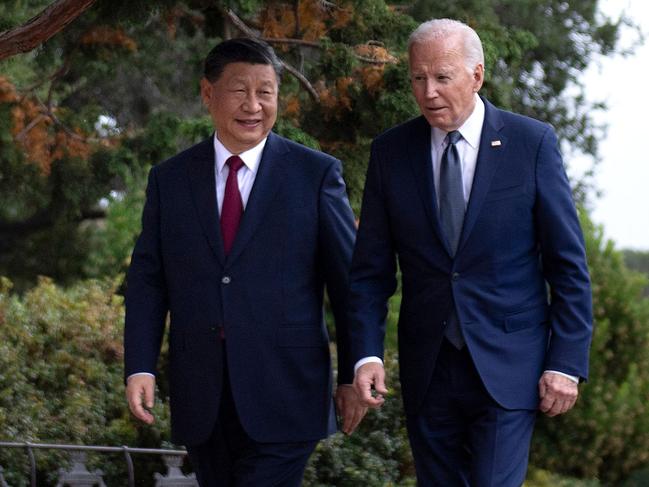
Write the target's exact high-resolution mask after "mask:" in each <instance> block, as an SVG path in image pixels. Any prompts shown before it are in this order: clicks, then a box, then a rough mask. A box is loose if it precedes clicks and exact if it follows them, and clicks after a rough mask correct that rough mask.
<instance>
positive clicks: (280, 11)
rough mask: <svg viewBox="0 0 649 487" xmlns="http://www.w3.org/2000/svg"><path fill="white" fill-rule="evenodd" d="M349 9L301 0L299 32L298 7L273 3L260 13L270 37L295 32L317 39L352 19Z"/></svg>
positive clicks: (264, 27)
mask: <svg viewBox="0 0 649 487" xmlns="http://www.w3.org/2000/svg"><path fill="white" fill-rule="evenodd" d="M352 13H353V12H352V10H351V9H349V8H341V7H335V8H331V9H329V8H326V7H324V6H323V5H322V3H321V2H319V1H318V0H300V1H299V2H298V7H297V15H298V19H299V32H296V25H297V19H296V16H295V10H294V8H293V6H292V5H291V4H289V3H281V2H273V3H270V4H269V5H268V6H267V7H266V8H265V9H264V10H263V11H262V13H261V15H260V20H261V25H262V36H263V37H267V38H292V37H295V36H296V35H297V36H299V38H300V39H302V40H305V41H312V42H314V41H318V40H319V39H321V38H322V37H323V36H325V35H326V34H327V32H328V30H329V29H331V28H335V29H339V28H342V27H344V26H345V25H347V24H348V23H349V21H350V20H351V18H352Z"/></svg>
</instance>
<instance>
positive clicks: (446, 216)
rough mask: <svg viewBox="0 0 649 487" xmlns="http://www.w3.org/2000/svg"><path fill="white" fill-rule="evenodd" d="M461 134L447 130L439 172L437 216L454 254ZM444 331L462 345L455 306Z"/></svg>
mask: <svg viewBox="0 0 649 487" xmlns="http://www.w3.org/2000/svg"><path fill="white" fill-rule="evenodd" d="M461 138H462V135H461V134H460V132H458V131H457V130H453V131H452V132H449V133H448V136H447V140H448V145H447V146H446V149H445V150H444V154H443V155H442V164H441V167H440V174H439V217H440V220H441V223H442V228H443V230H444V234H445V235H446V239H447V241H448V243H449V246H450V250H451V257H455V253H456V252H457V245H458V243H459V241H460V234H461V233H462V224H463V223H464V210H465V204H464V190H463V184H462V164H461V163H460V155H459V153H458V151H457V147H456V146H455V144H456V143H457V142H459V140H460V139H461ZM444 335H445V336H446V338H447V339H448V341H449V342H451V343H452V344H453V346H454V347H455V348H457V349H461V348H462V347H464V337H463V336H462V329H461V328H460V323H459V321H458V317H457V313H456V312H455V307H453V309H452V310H451V314H450V315H449V317H448V319H447V324H446V330H445V331H444Z"/></svg>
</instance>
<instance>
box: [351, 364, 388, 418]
mask: <svg viewBox="0 0 649 487" xmlns="http://www.w3.org/2000/svg"><path fill="white" fill-rule="evenodd" d="M354 388H355V389H356V394H358V397H359V398H360V401H361V403H362V404H364V405H365V406H367V407H370V408H378V407H381V406H382V405H383V403H384V402H385V398H384V397H383V395H384V394H387V393H388V390H387V389H386V387H385V369H384V368H383V365H382V364H379V363H377V362H368V363H366V364H363V365H361V366H360V367H359V368H358V370H357V371H356V376H355V377H354ZM372 389H374V390H375V391H376V395H375V396H373V395H372Z"/></svg>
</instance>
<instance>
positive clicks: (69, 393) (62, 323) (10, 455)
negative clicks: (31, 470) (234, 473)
mask: <svg viewBox="0 0 649 487" xmlns="http://www.w3.org/2000/svg"><path fill="white" fill-rule="evenodd" d="M117 281H119V279H118V280H117ZM115 286H116V282H110V281H87V282H81V283H78V284H77V285H75V286H73V287H71V288H69V289H63V288H61V287H58V286H56V285H55V284H54V283H53V282H52V281H51V280H49V279H46V278H41V279H40V280H39V283H38V285H37V286H36V287H35V288H33V289H32V290H31V291H29V292H28V293H26V294H25V295H24V296H18V295H15V294H11V293H10V289H11V283H10V282H9V281H8V280H7V279H2V281H1V284H0V438H2V439H3V440H5V441H31V442H35V443H36V442H47V443H70V444H96V445H115V446H118V445H125V444H126V445H129V446H147V447H153V446H159V445H160V443H161V442H162V441H166V440H168V439H169V432H168V414H167V405H166V404H165V403H164V402H161V401H158V404H157V406H156V415H157V417H158V421H157V422H156V424H155V425H154V426H153V427H144V426H140V425H138V424H137V423H136V422H135V420H133V419H132V418H131V416H130V413H129V412H128V409H127V406H126V401H125V399H124V384H123V366H122V358H123V349H122V331H123V305H122V299H121V297H119V296H117V295H116V294H115V292H114V291H115ZM36 458H37V466H38V480H39V482H38V485H53V480H54V479H53V475H54V473H55V471H56V469H57V468H58V467H59V466H60V465H62V464H63V463H65V461H64V460H62V458H63V457H62V456H61V454H60V453H57V452H54V451H52V450H39V451H38V452H37V453H36ZM102 460H103V461H102V464H101V468H102V469H103V470H104V472H105V473H106V478H107V479H109V480H110V479H113V480H114V481H115V480H116V479H121V480H120V481H118V482H117V485H124V484H125V480H124V479H125V477H124V474H125V468H126V467H125V464H124V461H123V460H122V458H120V457H119V456H117V457H115V458H111V460H110V461H109V462H105V458H104V459H102ZM26 461H27V460H26V455H25V452H24V451H22V450H15V449H6V448H3V449H0V465H2V466H3V467H4V468H5V474H4V475H5V478H6V479H7V482H8V483H9V484H10V485H12V486H21V485H26V482H27V477H28V475H27V472H28V468H27V463H26ZM136 467H137V468H138V473H137V475H138V477H140V478H151V477H152V474H153V471H152V469H153V468H155V466H154V465H153V464H152V463H151V462H150V461H149V459H148V458H147V459H144V461H142V462H140V457H138V458H136Z"/></svg>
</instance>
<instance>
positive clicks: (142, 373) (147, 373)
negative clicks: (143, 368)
mask: <svg viewBox="0 0 649 487" xmlns="http://www.w3.org/2000/svg"><path fill="white" fill-rule="evenodd" d="M136 375H148V376H149V377H153V378H154V379H155V375H153V374H151V373H149V372H136V373H135V374H131V375H129V376H128V377H127V378H126V382H127V383H128V380H129V379H130V378H131V377H134V376H136Z"/></svg>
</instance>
